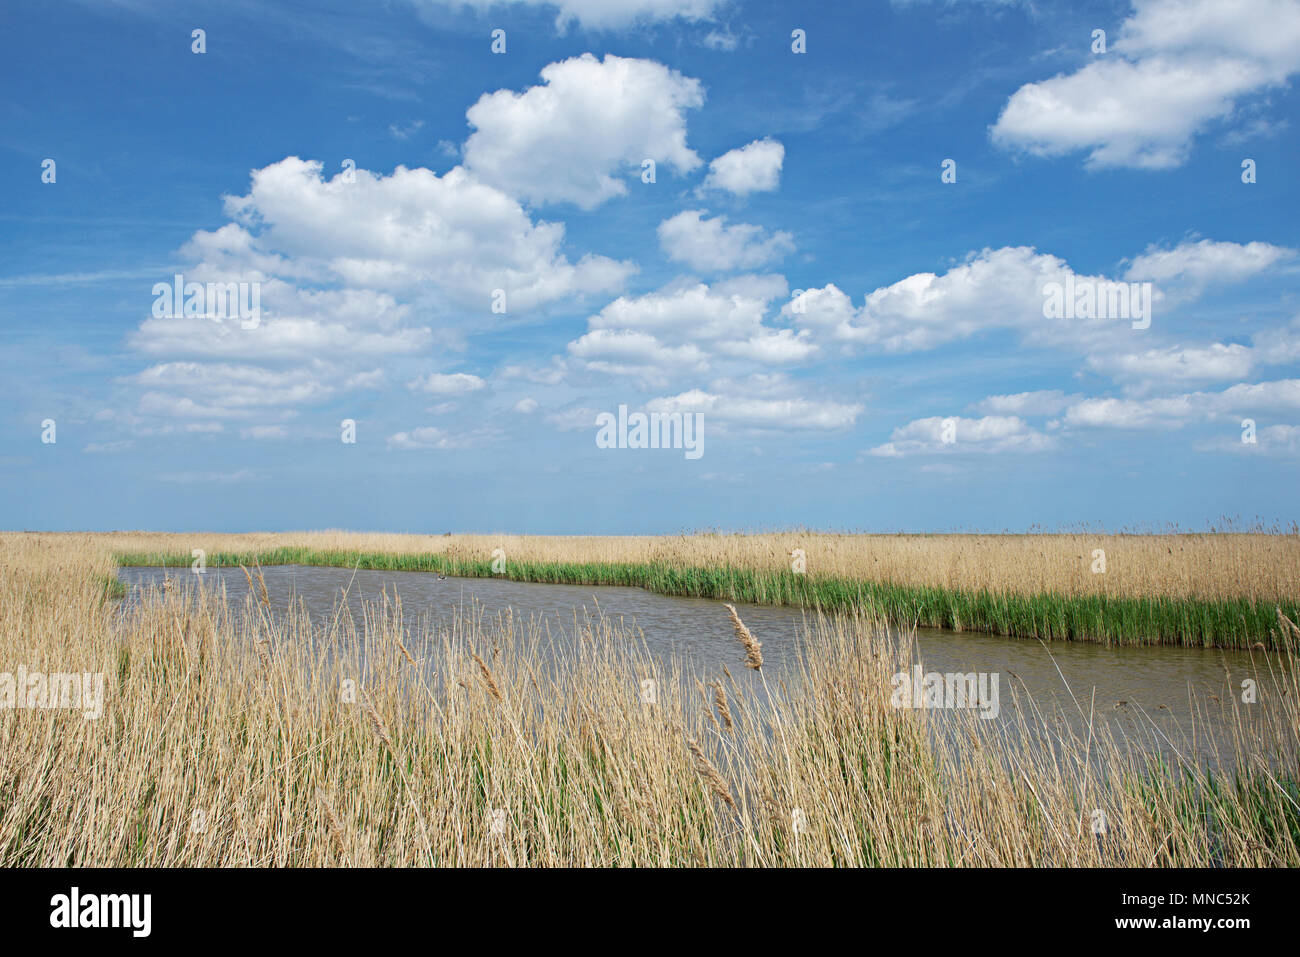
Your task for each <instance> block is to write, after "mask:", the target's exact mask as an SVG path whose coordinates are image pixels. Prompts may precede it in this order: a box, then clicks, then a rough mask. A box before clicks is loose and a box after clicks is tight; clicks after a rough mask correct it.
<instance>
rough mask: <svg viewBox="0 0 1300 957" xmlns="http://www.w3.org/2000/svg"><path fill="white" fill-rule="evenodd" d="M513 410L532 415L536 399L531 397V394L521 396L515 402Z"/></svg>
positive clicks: (535, 407) (535, 406)
mask: <svg viewBox="0 0 1300 957" xmlns="http://www.w3.org/2000/svg"><path fill="white" fill-rule="evenodd" d="M514 410H515V411H516V412H520V413H522V414H523V415H532V414H533V413H534V412H536V411H537V400H536V399H534V398H532V397H531V396H527V397H525V398H522V399H520V400H519V401H518V402H516V403H515V405H514Z"/></svg>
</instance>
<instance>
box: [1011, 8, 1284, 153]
mask: <svg viewBox="0 0 1300 957" xmlns="http://www.w3.org/2000/svg"><path fill="white" fill-rule="evenodd" d="M1297 70H1300V2H1297V0H1237V2H1233V3H1224V2H1223V0H1137V2H1136V3H1135V5H1134V13H1133V15H1132V16H1131V17H1129V18H1128V19H1127V20H1125V21H1124V23H1123V24H1122V26H1121V28H1120V32H1119V36H1118V38H1116V40H1115V42H1114V43H1113V44H1112V45H1111V49H1110V51H1109V52H1108V53H1106V54H1105V55H1103V56H1099V57H1096V58H1095V59H1094V60H1093V61H1092V62H1091V63H1089V64H1088V65H1087V66H1085V67H1083V68H1082V69H1080V70H1078V71H1076V72H1074V73H1069V74H1059V75H1057V76H1055V77H1052V78H1051V79H1048V80H1042V81H1039V82H1035V83H1028V84H1026V85H1024V86H1022V87H1021V88H1020V89H1019V90H1017V91H1016V92H1015V93H1014V94H1012V96H1011V98H1010V99H1009V100H1008V101H1007V103H1006V106H1005V107H1004V108H1003V110H1002V113H1001V115H1000V116H999V117H998V120H997V122H996V124H994V126H993V128H992V131H991V132H992V137H993V140H994V142H995V143H998V144H999V145H1001V146H1004V147H1008V148H1018V149H1023V150H1025V151H1027V152H1030V153H1033V154H1036V155H1041V156H1057V155H1062V154H1065V153H1069V152H1073V151H1076V150H1086V151H1088V160H1087V162H1088V164H1089V165H1091V166H1097V167H1105V166H1133V167H1140V168H1149V169H1162V168H1168V167H1173V166H1178V165H1180V164H1182V163H1183V162H1184V160H1185V159H1186V157H1187V153H1188V151H1189V149H1190V146H1191V142H1192V139H1193V138H1194V136H1195V135H1196V134H1197V133H1198V132H1200V131H1201V130H1202V129H1204V128H1205V127H1206V126H1207V125H1208V124H1209V123H1211V122H1212V121H1214V120H1218V119H1222V118H1225V117H1228V116H1229V115H1230V114H1232V112H1233V110H1234V108H1235V106H1236V104H1237V102H1238V101H1239V100H1240V99H1242V98H1243V97H1245V96H1247V95H1249V94H1252V93H1256V92H1258V91H1261V90H1264V89H1267V88H1269V87H1274V86H1278V85H1281V84H1283V83H1285V82H1286V81H1287V79H1288V78H1289V77H1290V76H1291V74H1293V73H1294V72H1296V71H1297Z"/></svg>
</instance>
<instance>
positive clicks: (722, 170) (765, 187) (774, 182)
mask: <svg viewBox="0 0 1300 957" xmlns="http://www.w3.org/2000/svg"><path fill="white" fill-rule="evenodd" d="M784 162H785V147H784V146H782V145H781V143H780V142H778V141H777V140H773V139H764V140H755V141H754V142H752V143H749V144H746V145H745V146H742V147H740V148H739V149H734V150H731V151H729V152H726V153H723V154H722V155H721V156H719V157H718V158H717V159H715V160H714V161H713V162H712V163H710V164H709V175H708V176H707V177H706V178H705V180H704V186H705V187H706V188H708V187H712V188H714V189H722V190H726V191H727V192H729V193H735V194H736V195H738V196H744V195H746V194H748V193H762V192H771V191H772V190H774V189H776V188H777V187H778V186H779V185H780V183H781V166H782V164H783V163H784Z"/></svg>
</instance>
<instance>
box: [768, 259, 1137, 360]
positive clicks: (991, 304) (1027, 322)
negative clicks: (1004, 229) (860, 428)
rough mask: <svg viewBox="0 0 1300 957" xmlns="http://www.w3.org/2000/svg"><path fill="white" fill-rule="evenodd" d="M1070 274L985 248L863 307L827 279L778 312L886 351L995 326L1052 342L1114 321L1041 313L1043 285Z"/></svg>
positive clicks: (1050, 263)
mask: <svg viewBox="0 0 1300 957" xmlns="http://www.w3.org/2000/svg"><path fill="white" fill-rule="evenodd" d="M1069 274H1070V269H1069V267H1068V266H1067V265H1066V264H1065V263H1064V261H1062V260H1060V259H1058V258H1056V257H1055V256H1051V255H1046V254H1040V253H1038V252H1036V251H1035V250H1034V249H1032V248H1030V247H1025V246H1017V247H1003V248H1001V249H985V250H983V251H981V252H980V253H978V254H972V255H971V256H970V257H969V258H968V259H967V261H966V262H964V263H962V264H961V265H958V266H954V267H953V268H952V269H950V270H948V272H947V273H945V274H943V275H936V274H935V273H928V272H927V273H916V274H914V275H911V276H908V277H907V278H905V279H900V280H899V281H898V282H896V283H893V284H892V285H889V286H882V287H880V288H878V289H875V290H874V291H872V292H870V293H868V294H867V297H866V300H865V302H864V303H863V305H862V307H861V308H856V307H854V305H853V303H852V301H851V299H850V298H849V296H848V295H846V294H845V293H844V292H843V291H841V290H840V289H839V288H838V287H837V286H835V285H834V284H833V283H832V284H830V285H827V286H825V287H823V288H821V289H809V290H806V291H804V292H803V293H801V294H800V295H798V296H797V297H796V298H795V299H794V300H793V301H791V302H789V303H787V304H786V305H785V306H784V307H783V308H782V310H781V311H782V314H783V315H785V316H787V317H788V318H789V319H790V320H792V321H793V322H794V323H795V324H796V325H798V326H800V327H802V328H804V329H808V330H809V331H811V332H812V333H814V335H815V337H816V338H818V339H823V340H826V341H829V342H834V343H840V344H842V345H845V346H867V345H869V346H875V347H877V348H879V349H881V350H883V351H885V352H914V351H917V350H923V349H933V348H935V347H937V346H940V345H943V344H945V343H948V342H953V341H956V340H960V339H965V338H969V337H970V336H973V335H975V334H976V333H979V332H983V331H988V330H992V329H999V328H1004V329H1005V328H1017V329H1020V330H1022V331H1023V332H1024V333H1025V334H1026V335H1027V336H1036V337H1040V338H1042V339H1044V340H1050V341H1057V342H1059V341H1062V340H1066V339H1071V338H1073V339H1077V340H1080V341H1082V340H1084V339H1085V337H1093V336H1095V335H1096V334H1097V333H1099V332H1101V331H1102V330H1103V329H1104V327H1105V325H1107V324H1109V325H1110V326H1114V325H1115V323H1113V322H1109V323H1107V322H1103V321H1100V320H1071V321H1070V322H1069V323H1068V324H1067V323H1066V322H1065V321H1061V320H1049V319H1046V318H1044V317H1043V294H1042V291H1041V290H1042V289H1043V287H1044V284H1046V283H1048V282H1051V281H1057V282H1060V281H1063V280H1064V279H1065V277H1066V276H1067V275H1069ZM1124 328H1125V329H1127V328H1128V323H1124Z"/></svg>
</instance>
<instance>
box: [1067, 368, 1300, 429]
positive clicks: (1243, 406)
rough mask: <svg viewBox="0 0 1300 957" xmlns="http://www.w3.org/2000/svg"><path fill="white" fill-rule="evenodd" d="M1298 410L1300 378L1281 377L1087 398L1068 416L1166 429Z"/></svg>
mask: <svg viewBox="0 0 1300 957" xmlns="http://www.w3.org/2000/svg"><path fill="white" fill-rule="evenodd" d="M1294 410H1300V379H1278V380H1274V381H1270V382H1258V383H1244V382H1243V383H1239V384H1238V385H1234V386H1232V387H1230V388H1228V389H1224V390H1223V391H1221V392H1187V393H1183V394H1181V395H1173V396H1158V397H1155V398H1149V399H1118V398H1092V399H1084V400H1082V401H1080V402H1076V403H1075V404H1073V405H1071V406H1070V407H1069V408H1068V409H1066V411H1065V422H1066V424H1067V425H1074V426H1087V427H1093V428H1109V429H1155V428H1161V429H1164V428H1181V427H1182V426H1184V425H1188V424H1191V423H1196V422H1206V421H1212V420H1215V419H1238V418H1242V417H1245V418H1252V417H1254V416H1256V415H1259V414H1262V413H1264V412H1274V411H1294Z"/></svg>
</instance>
